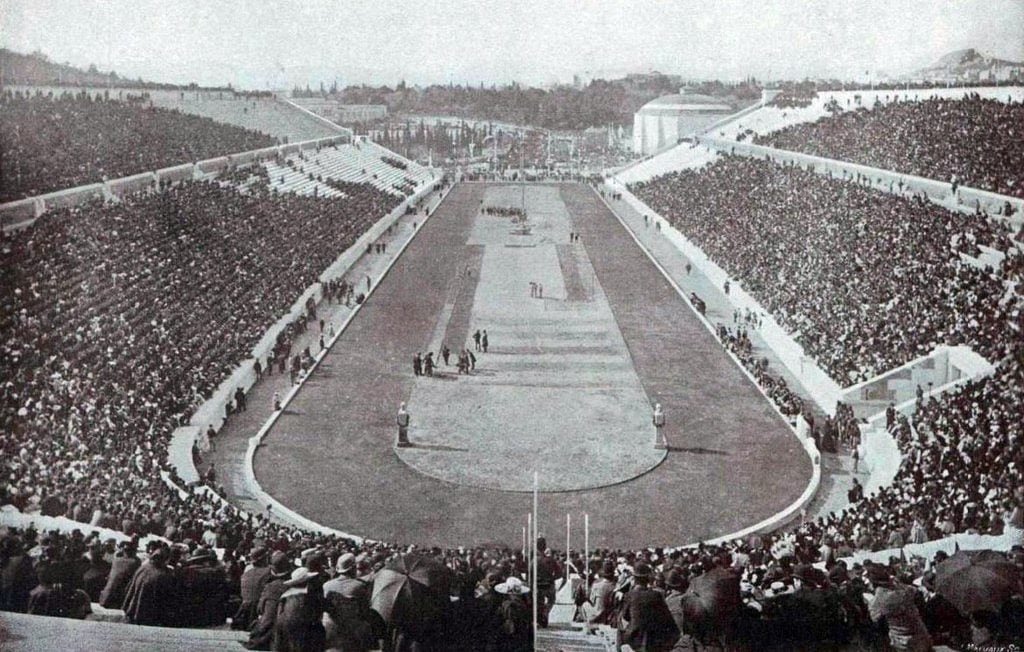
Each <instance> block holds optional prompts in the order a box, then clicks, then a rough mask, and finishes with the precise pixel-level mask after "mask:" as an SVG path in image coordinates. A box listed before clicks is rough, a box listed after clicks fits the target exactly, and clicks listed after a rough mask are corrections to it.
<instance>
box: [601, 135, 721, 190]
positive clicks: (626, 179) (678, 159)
mask: <svg viewBox="0 0 1024 652" xmlns="http://www.w3.org/2000/svg"><path fill="white" fill-rule="evenodd" d="M716 157H717V154H715V152H714V151H712V150H710V149H708V148H706V147H694V146H693V145H692V144H691V143H683V144H681V145H677V146H675V147H673V148H672V149H669V150H667V151H665V152H662V153H661V154H657V155H655V156H653V157H651V158H649V159H647V160H646V161H641V162H640V163H637V164H636V165H633V166H631V167H628V168H626V169H625V170H623V171H622V172H619V173H618V174H617V175H615V178H617V179H618V180H619V181H621V182H622V183H625V184H630V183H637V182H641V181H647V180H648V179H652V178H654V177H660V176H661V175H663V174H668V173H669V172H672V171H673V170H684V169H690V168H699V167H702V166H704V165H707V164H708V163H711V162H712V161H714V160H715V158H716Z"/></svg>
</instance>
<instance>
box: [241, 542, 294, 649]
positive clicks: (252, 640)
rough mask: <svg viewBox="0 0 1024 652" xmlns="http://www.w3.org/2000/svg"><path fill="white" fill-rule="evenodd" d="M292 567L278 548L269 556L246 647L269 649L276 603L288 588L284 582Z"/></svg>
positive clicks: (272, 635) (275, 617) (272, 636)
mask: <svg viewBox="0 0 1024 652" xmlns="http://www.w3.org/2000/svg"><path fill="white" fill-rule="evenodd" d="M293 568H294V566H292V563H291V560H290V559H289V558H288V555H286V554H285V553H283V552H281V551H280V550H278V551H277V552H275V553H274V554H272V555H271V556H270V575H269V577H268V578H267V583H266V585H265V586H264V587H263V592H262V593H260V597H259V600H258V601H257V602H256V614H257V620H256V623H255V624H254V625H253V626H252V629H251V630H249V640H248V641H247V642H246V643H245V647H247V648H248V649H250V650H269V649H270V645H271V643H272V642H273V638H274V625H275V624H276V622H277V603H278V601H279V600H280V599H281V595H282V594H283V593H284V592H285V591H286V590H287V588H288V587H286V586H285V585H284V583H285V581H287V580H288V578H289V577H290V576H291V573H292V569H293Z"/></svg>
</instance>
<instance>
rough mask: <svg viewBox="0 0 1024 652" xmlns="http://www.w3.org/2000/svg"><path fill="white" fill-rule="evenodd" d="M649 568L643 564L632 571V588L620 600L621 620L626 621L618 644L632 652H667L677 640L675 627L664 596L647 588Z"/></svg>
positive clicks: (650, 574) (650, 576) (649, 574)
mask: <svg viewBox="0 0 1024 652" xmlns="http://www.w3.org/2000/svg"><path fill="white" fill-rule="evenodd" d="M652 574H653V572H652V570H651V567H650V566H648V565H647V564H645V563H640V564H637V565H636V567H635V568H634V569H633V582H634V586H633V588H632V589H630V591H629V592H628V593H627V594H626V595H625V597H624V598H623V606H622V618H623V620H625V621H626V622H627V624H626V628H625V630H624V631H622V642H623V643H628V644H629V646H630V647H631V648H632V649H634V650H636V652H661V651H667V650H671V649H672V648H673V647H674V646H675V644H676V641H678V640H679V635H680V632H679V628H678V627H676V623H675V620H674V619H673V617H672V614H671V612H669V609H668V605H667V604H666V603H665V598H664V596H663V595H662V594H661V593H659V592H658V591H655V590H654V589H651V588H650V582H651V578H652Z"/></svg>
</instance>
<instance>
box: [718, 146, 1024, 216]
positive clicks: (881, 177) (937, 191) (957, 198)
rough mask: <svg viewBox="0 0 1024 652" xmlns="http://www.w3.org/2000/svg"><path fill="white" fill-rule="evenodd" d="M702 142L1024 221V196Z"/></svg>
mask: <svg viewBox="0 0 1024 652" xmlns="http://www.w3.org/2000/svg"><path fill="white" fill-rule="evenodd" d="M698 140H699V142H700V143H701V144H703V145H706V146H707V147H710V148H712V149H715V150H717V151H719V152H723V153H728V154H738V155H741V156H747V157H751V158H760V159H765V160H770V161H775V162H783V163H795V164H797V165H800V166H802V167H805V168H807V169H808V170H811V171H813V172H817V173H818V174H828V173H831V174H832V175H833V176H837V177H840V178H841V177H842V176H843V175H844V174H845V175H846V176H848V177H854V178H855V177H856V176H857V175H860V176H861V177H864V178H866V179H868V181H869V182H870V184H871V187H873V188H876V189H879V190H883V191H885V192H888V189H889V185H890V184H891V185H892V186H894V187H896V186H898V185H899V184H900V182H902V183H903V191H904V192H909V193H915V194H924V195H925V196H927V197H928V198H929V199H931V200H932V201H934V202H936V203H940V204H942V203H952V204H955V205H956V206H958V207H963V208H967V209H970V210H983V211H985V212H986V213H988V214H989V215H990V216H993V217H998V218H1000V219H1004V220H1007V221H1008V222H1010V224H1011V225H1013V226H1014V227H1015V228H1019V227H1020V226H1021V225H1022V224H1024V199H1020V198H1017V197H1010V196H1008V195H1000V194H998V193H994V192H989V191H987V190H981V189H978V188H970V187H966V186H960V187H958V188H957V190H956V193H954V192H953V189H952V186H951V185H950V183H949V182H945V181H937V180H935V179H926V178H924V177H918V176H914V175H912V174H904V173H902V172H894V171H892V170H883V169H881V168H875V167H870V166H867V165H860V164H859V163H849V162H846V161H839V160H836V159H829V158H823V157H820V156H813V155H811V154H802V153H800V152H792V151H789V150H784V149H775V148H772V147H765V146H763V145H754V144H752V143H746V142H737V141H734V140H726V139H723V138H713V137H709V136H702V137H700V138H699V139H698ZM1007 204H1009V205H1010V206H1011V207H1012V208H1013V214H1012V215H1009V216H1008V215H1006V214H1005V207H1006V205H1007Z"/></svg>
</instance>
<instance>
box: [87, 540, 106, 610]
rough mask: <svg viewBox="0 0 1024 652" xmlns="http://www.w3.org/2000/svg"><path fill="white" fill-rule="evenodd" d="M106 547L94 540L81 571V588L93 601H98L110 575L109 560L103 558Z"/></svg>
mask: <svg viewBox="0 0 1024 652" xmlns="http://www.w3.org/2000/svg"><path fill="white" fill-rule="evenodd" d="M106 553H107V547H106V546H104V545H103V544H102V543H100V542H99V541H96V542H94V543H93V544H92V546H91V547H90V548H89V556H88V559H87V560H86V564H85V568H84V570H83V571H82V588H83V589H84V590H85V592H86V593H88V594H89V599H90V600H92V601H93V602H99V601H100V595H101V594H102V593H103V587H104V586H106V585H107V578H108V577H109V576H110V562H108V561H107V560H106V559H105V555H106Z"/></svg>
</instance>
